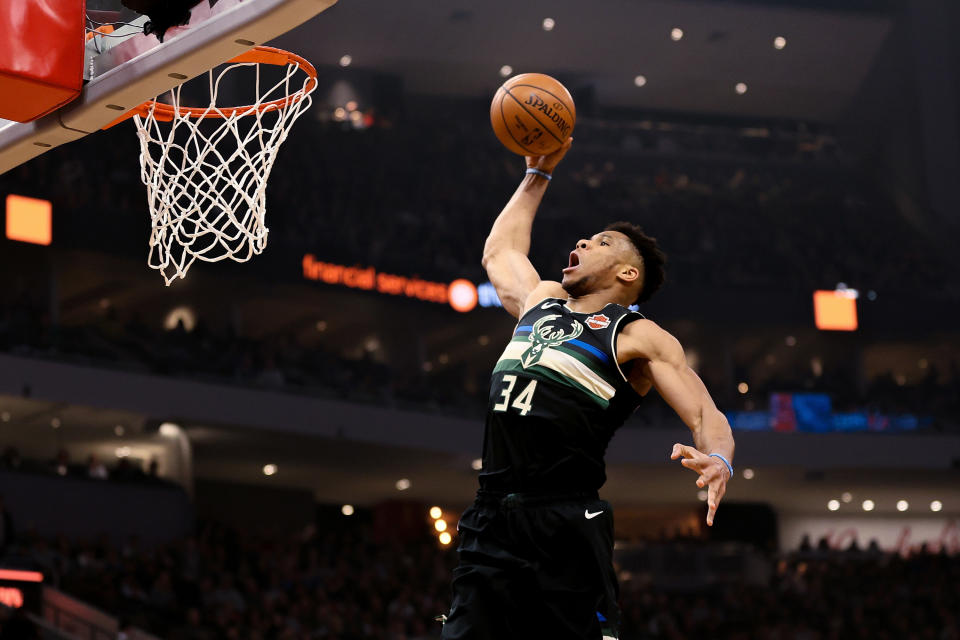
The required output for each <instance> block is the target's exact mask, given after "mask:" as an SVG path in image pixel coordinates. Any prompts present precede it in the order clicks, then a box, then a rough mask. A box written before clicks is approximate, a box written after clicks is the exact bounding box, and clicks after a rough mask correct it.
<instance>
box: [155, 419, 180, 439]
mask: <svg viewBox="0 0 960 640" xmlns="http://www.w3.org/2000/svg"><path fill="white" fill-rule="evenodd" d="M159 431H160V435H162V436H163V437H164V438H176V437H177V436H178V435H180V426H179V425H176V424H174V423H172V422H164V423H163V424H161V425H160V429H159Z"/></svg>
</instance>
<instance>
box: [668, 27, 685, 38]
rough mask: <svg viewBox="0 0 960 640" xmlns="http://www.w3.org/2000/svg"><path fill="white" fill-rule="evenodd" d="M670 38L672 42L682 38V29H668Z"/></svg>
mask: <svg viewBox="0 0 960 640" xmlns="http://www.w3.org/2000/svg"><path fill="white" fill-rule="evenodd" d="M670 39H671V40H673V41H674V42H680V40H682V39H683V29H680V28H679V27H674V28H673V29H671V30H670Z"/></svg>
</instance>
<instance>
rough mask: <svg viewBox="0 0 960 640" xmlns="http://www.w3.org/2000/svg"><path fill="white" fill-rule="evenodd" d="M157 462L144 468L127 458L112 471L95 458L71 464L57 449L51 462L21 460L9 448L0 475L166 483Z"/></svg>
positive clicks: (65, 452)
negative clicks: (18, 473)
mask: <svg viewBox="0 0 960 640" xmlns="http://www.w3.org/2000/svg"><path fill="white" fill-rule="evenodd" d="M158 469H159V462H158V461H157V459H156V458H152V459H151V460H150V461H149V462H146V463H145V464H144V463H142V462H141V461H139V460H132V459H130V458H129V457H121V458H117V461H116V463H115V464H114V465H113V466H112V467H108V466H107V465H106V464H105V463H104V462H103V460H101V459H100V458H98V457H97V456H96V455H95V454H90V455H88V456H87V458H86V460H85V461H79V460H74V459H73V458H72V457H71V455H70V452H69V451H68V450H67V449H65V448H62V447H61V448H60V449H59V450H58V451H57V455H56V456H55V457H53V458H52V459H50V460H36V459H32V458H29V457H28V458H24V457H22V456H21V455H20V451H19V450H18V449H17V448H16V447H14V446H8V447H6V448H5V449H4V450H3V454H2V455H0V471H21V472H25V473H41V474H44V475H56V476H69V477H72V478H78V477H79V478H90V479H92V480H112V481H116V482H140V483H158V482H165V481H164V480H163V479H161V478H160V476H159V474H158Z"/></svg>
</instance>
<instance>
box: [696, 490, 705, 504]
mask: <svg viewBox="0 0 960 640" xmlns="http://www.w3.org/2000/svg"><path fill="white" fill-rule="evenodd" d="M697 500H699V501H700V502H706V501H707V492H706V490H705V489H701V490H700V491H697Z"/></svg>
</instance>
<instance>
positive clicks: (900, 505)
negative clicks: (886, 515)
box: [897, 500, 910, 511]
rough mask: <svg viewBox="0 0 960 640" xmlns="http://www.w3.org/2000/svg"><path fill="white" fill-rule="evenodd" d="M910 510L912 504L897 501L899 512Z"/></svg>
mask: <svg viewBox="0 0 960 640" xmlns="http://www.w3.org/2000/svg"><path fill="white" fill-rule="evenodd" d="M909 508H910V503H909V502H907V501H906V500H897V511H906V510H907V509H909Z"/></svg>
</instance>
